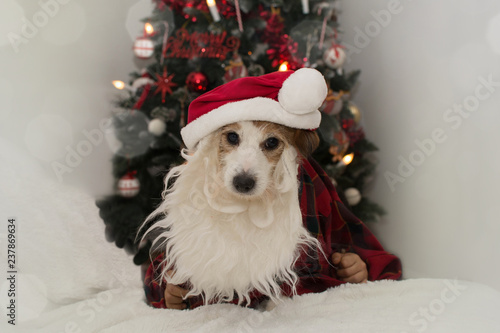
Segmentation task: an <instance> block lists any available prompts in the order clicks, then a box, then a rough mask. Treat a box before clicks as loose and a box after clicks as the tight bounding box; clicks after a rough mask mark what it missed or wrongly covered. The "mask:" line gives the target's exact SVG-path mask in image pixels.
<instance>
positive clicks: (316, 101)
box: [181, 68, 328, 149]
mask: <svg viewBox="0 0 500 333" xmlns="http://www.w3.org/2000/svg"><path fill="white" fill-rule="evenodd" d="M327 92H328V89H327V86H326V82H325V79H324V77H323V75H321V73H320V72H318V71H317V70H315V69H312V68H301V69H299V70H297V71H286V72H274V73H270V74H266V75H262V76H256V77H244V78H241V79H237V80H234V81H231V82H228V83H226V84H224V85H222V86H219V87H217V88H215V89H213V90H211V91H209V92H207V93H205V94H203V95H201V96H200V97H198V98H196V99H195V100H194V101H192V102H191V104H190V105H189V110H188V124H187V125H186V126H185V127H184V128H183V129H182V130H181V135H182V139H183V140H184V144H185V145H186V147H187V148H188V149H192V148H194V147H195V146H196V144H197V143H198V142H199V141H200V140H201V139H202V138H203V137H205V136H207V135H208V134H210V133H212V132H214V131H216V130H217V129H219V128H221V127H222V126H225V125H228V124H231V123H235V122H238V121H246V120H261V121H269V122H273V123H277V124H281V125H285V126H288V127H292V128H300V129H309V130H314V129H316V128H318V127H319V123H320V122H321V113H320V111H318V108H319V107H320V106H321V104H322V103H323V101H324V100H325V98H326V95H327Z"/></svg>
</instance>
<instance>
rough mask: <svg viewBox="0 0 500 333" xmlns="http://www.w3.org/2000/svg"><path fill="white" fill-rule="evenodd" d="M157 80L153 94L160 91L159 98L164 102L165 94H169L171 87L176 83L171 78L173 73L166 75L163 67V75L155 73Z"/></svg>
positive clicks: (165, 69)
mask: <svg viewBox="0 0 500 333" xmlns="http://www.w3.org/2000/svg"><path fill="white" fill-rule="evenodd" d="M155 75H156V78H157V81H156V82H155V85H156V86H157V88H156V91H155V95H156V94H157V93H159V92H160V91H161V100H162V102H163V103H165V95H166V94H167V93H169V94H171V93H172V88H173V87H175V86H177V83H175V82H173V81H172V78H173V77H174V74H170V75H168V73H167V68H164V69H163V75H161V76H160V75H159V74H155Z"/></svg>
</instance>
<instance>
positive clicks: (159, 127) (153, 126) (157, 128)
mask: <svg viewBox="0 0 500 333" xmlns="http://www.w3.org/2000/svg"><path fill="white" fill-rule="evenodd" d="M166 130H167V124H165V122H164V121H163V120H161V119H159V118H155V119H153V120H151V121H150V122H149V124H148V131H149V133H151V134H153V135H156V136H161V135H163V133H165V131H166Z"/></svg>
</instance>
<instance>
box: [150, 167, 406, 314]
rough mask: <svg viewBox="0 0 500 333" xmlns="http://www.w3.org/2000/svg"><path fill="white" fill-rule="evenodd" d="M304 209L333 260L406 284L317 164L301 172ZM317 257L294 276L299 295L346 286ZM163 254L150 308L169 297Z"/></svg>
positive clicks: (287, 291)
mask: <svg viewBox="0 0 500 333" xmlns="http://www.w3.org/2000/svg"><path fill="white" fill-rule="evenodd" d="M298 178H299V180H300V189H299V198H300V208H301V211H302V220H303V223H304V226H305V227H306V228H307V230H308V231H309V232H310V233H311V235H313V236H315V237H316V238H317V239H318V241H319V242H320V243H321V247H322V249H323V251H324V252H325V254H326V255H327V258H328V260H330V258H331V256H332V254H333V253H335V252H341V251H345V252H354V253H356V254H358V255H359V256H360V257H361V259H362V260H363V261H364V262H365V263H366V265H367V269H368V279H369V280H370V281H375V280H382V279H391V280H397V279H400V278H401V262H400V260H399V259H398V258H397V257H396V256H394V255H392V254H390V253H388V252H386V251H385V250H384V249H383V248H382V246H381V245H380V243H379V242H378V240H377V239H376V238H375V236H374V235H373V234H372V233H371V232H370V231H369V230H368V228H367V227H366V226H365V225H364V224H363V223H362V222H361V221H360V220H359V219H358V218H356V217H355V216H354V215H353V214H352V213H351V212H350V211H349V209H347V208H346V207H345V206H344V204H343V203H342V201H341V200H340V198H339V196H338V194H337V192H336V191H335V187H334V186H333V184H332V182H331V181H330V178H329V177H328V175H327V174H326V173H325V172H324V171H323V170H322V169H321V167H320V166H319V165H318V164H317V162H316V161H314V160H313V159H312V158H311V159H308V160H305V159H304V160H303V161H302V163H301V165H300V166H299V175H298ZM316 251H317V253H305V252H302V253H301V255H300V258H299V259H298V260H297V263H296V265H295V270H296V272H297V274H298V275H299V282H298V284H297V294H299V295H302V294H307V293H317V292H322V291H325V290H326V289H328V288H331V287H336V286H338V285H341V284H343V283H345V282H344V281H341V280H339V279H337V276H336V272H335V269H334V268H333V267H332V266H331V265H330V264H329V263H328V261H327V259H326V258H325V257H324V256H323V255H322V254H321V253H320V251H319V250H316ZM162 261H163V254H160V255H159V256H158V257H157V258H156V259H155V260H154V261H153V262H152V263H151V265H150V266H149V268H148V270H147V272H146V277H145V280H144V289H145V292H146V298H147V301H148V303H149V304H150V305H151V306H154V307H156V308H166V306H165V300H164V293H165V285H166V283H160V282H159V281H158V277H159V274H160V273H161V270H162V267H161V262H162ZM282 291H283V294H284V295H287V296H292V292H291V288H290V287H289V286H287V285H284V286H283V287H282ZM265 298H266V296H263V295H262V294H260V293H257V292H256V293H254V294H252V297H251V300H252V301H251V304H248V306H249V307H255V306H256V305H258V304H259V303H260V302H261V301H262V300H264V299H265ZM232 303H237V300H233V302H232ZM187 304H188V308H190V309H193V308H195V307H198V306H200V305H203V299H202V298H201V297H193V298H190V299H189V300H188V301H187Z"/></svg>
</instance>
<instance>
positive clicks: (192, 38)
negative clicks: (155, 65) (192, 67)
mask: <svg viewBox="0 0 500 333" xmlns="http://www.w3.org/2000/svg"><path fill="white" fill-rule="evenodd" d="M227 35H228V34H227V31H223V32H222V33H211V32H196V31H195V32H192V33H189V32H188V31H187V30H186V29H184V28H181V29H179V30H177V32H176V33H175V35H172V36H170V37H169V38H168V41H167V45H166V47H165V48H164V49H163V56H164V57H165V58H185V59H193V58H216V59H220V60H225V59H226V56H227V54H228V53H229V52H234V51H236V50H238V48H239V47H240V40H239V39H238V38H237V37H234V36H230V37H227Z"/></svg>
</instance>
